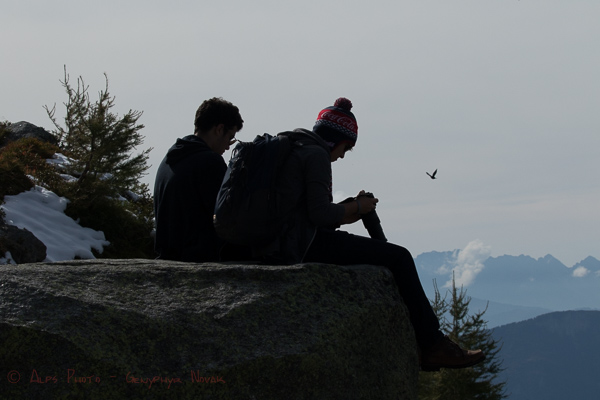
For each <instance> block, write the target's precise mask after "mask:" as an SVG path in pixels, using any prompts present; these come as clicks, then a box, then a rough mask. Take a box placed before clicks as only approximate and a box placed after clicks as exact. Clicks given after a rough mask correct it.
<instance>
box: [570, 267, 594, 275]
mask: <svg viewBox="0 0 600 400" xmlns="http://www.w3.org/2000/svg"><path fill="white" fill-rule="evenodd" d="M589 273H590V270H589V269H587V268H586V267H583V266H581V267H577V268H575V269H574V270H573V276H574V277H575V278H583V277H584V276H586V275H587V274H589Z"/></svg>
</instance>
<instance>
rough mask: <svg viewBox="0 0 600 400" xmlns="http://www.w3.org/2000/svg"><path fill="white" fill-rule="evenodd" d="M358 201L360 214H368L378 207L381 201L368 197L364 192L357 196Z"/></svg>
mask: <svg viewBox="0 0 600 400" xmlns="http://www.w3.org/2000/svg"><path fill="white" fill-rule="evenodd" d="M356 201H357V202H358V204H359V207H358V214H360V215H363V214H368V213H370V212H371V211H373V210H374V209H375V208H376V207H377V203H378V202H379V199H378V198H376V197H371V196H367V194H366V192H365V191H364V190H361V191H360V192H359V193H358V195H357V196H356Z"/></svg>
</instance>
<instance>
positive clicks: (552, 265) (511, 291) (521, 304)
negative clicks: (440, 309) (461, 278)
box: [415, 250, 600, 328]
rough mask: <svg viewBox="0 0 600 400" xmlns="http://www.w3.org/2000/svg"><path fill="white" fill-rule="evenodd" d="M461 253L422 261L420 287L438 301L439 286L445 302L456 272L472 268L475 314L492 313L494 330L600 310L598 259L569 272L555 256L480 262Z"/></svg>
mask: <svg viewBox="0 0 600 400" xmlns="http://www.w3.org/2000/svg"><path fill="white" fill-rule="evenodd" d="M460 253H461V252H460V251H459V250H454V251H446V252H436V251H433V252H428V253H423V254H420V255H419V256H417V257H416V258H415V263H416V265H417V269H418V271H419V276H420V278H421V282H422V284H423V287H424V289H425V292H426V293H427V295H428V297H429V298H433V295H434V286H433V281H434V280H435V282H436V284H437V286H438V288H439V290H440V292H441V294H442V296H443V295H444V293H445V292H446V290H447V288H445V287H444V285H445V284H446V282H450V281H451V280H452V270H453V269H454V268H457V267H458V269H457V271H459V270H460V269H461V268H463V270H464V268H472V270H473V271H472V275H474V276H475V278H474V280H472V282H471V283H469V284H468V285H467V286H465V287H464V288H465V289H466V292H467V295H468V296H469V297H471V298H472V300H471V310H474V311H477V310H483V309H485V307H486V306H487V307H488V308H487V311H486V313H485V314H484V319H485V320H486V321H488V327H490V328H492V327H495V326H499V325H503V324H508V323H511V322H517V321H522V320H525V319H529V318H533V317H535V316H538V315H541V314H545V313H549V312H551V311H564V310H584V309H590V310H600V261H598V260H597V259H595V258H594V257H587V258H586V259H584V260H582V261H580V262H579V263H577V264H575V265H574V266H572V267H567V266H566V265H564V264H563V263H561V262H560V261H559V260H557V259H556V258H554V257H553V256H551V255H546V256H545V257H541V258H538V259H535V258H532V257H529V256H525V255H520V256H509V255H504V256H500V257H487V258H485V259H481V260H477V259H473V257H464V255H463V256H461V254H460ZM465 260H466V261H465ZM461 263H470V265H467V266H466V267H465V266H462V265H460V264H461Z"/></svg>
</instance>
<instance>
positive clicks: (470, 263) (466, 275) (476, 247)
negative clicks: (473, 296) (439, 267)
mask: <svg viewBox="0 0 600 400" xmlns="http://www.w3.org/2000/svg"><path fill="white" fill-rule="evenodd" d="M491 253H492V249H491V246H486V245H484V244H483V242H482V241H481V240H478V239H477V240H473V241H472V242H469V244H467V246H466V247H465V248H464V249H462V250H461V251H460V252H459V253H458V255H457V256H456V260H455V261H454V267H453V268H452V272H453V273H454V281H455V283H456V286H457V287H460V286H464V287H466V286H469V285H470V284H471V283H473V281H475V277H476V276H477V274H479V273H480V272H481V271H482V270H483V267H484V264H483V263H484V262H485V260H487V259H488V258H489V257H490V254H491ZM451 286H452V279H450V280H449V281H448V282H446V284H445V285H444V287H451Z"/></svg>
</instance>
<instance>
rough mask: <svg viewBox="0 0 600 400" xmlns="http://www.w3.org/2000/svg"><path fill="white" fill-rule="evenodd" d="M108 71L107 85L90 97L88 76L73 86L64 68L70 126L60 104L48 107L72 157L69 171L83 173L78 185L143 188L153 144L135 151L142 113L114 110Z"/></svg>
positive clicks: (112, 189) (116, 189) (140, 137)
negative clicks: (62, 116) (58, 108)
mask: <svg viewBox="0 0 600 400" xmlns="http://www.w3.org/2000/svg"><path fill="white" fill-rule="evenodd" d="M104 77H105V80H106V86H105V89H104V90H102V91H100V93H99V98H98V100H97V101H96V102H91V101H90V96H89V93H88V86H87V85H86V84H85V82H84V81H83V78H82V77H79V78H78V79H77V87H76V88H74V87H73V86H72V85H71V83H70V82H69V75H68V74H67V71H66V68H65V78H64V81H61V84H62V85H63V87H64V88H65V91H66V92H67V96H68V99H67V102H66V103H65V106H66V114H65V127H64V128H63V127H62V126H61V125H60V124H59V123H58V122H57V120H56V118H55V110H56V106H54V107H53V108H52V109H49V108H48V107H45V109H46V111H47V113H48V116H49V117H50V119H51V121H52V123H53V124H54V126H55V127H56V131H55V132H54V133H55V135H56V136H57V138H58V140H59V147H60V148H61V149H62V150H63V151H65V152H66V153H67V154H68V155H69V157H71V159H72V160H73V162H72V164H71V165H70V166H69V173H71V174H72V175H76V176H78V180H77V189H79V190H80V191H81V190H83V189H86V190H87V189H89V187H90V185H96V190H98V189H99V186H102V187H103V189H104V190H106V191H107V192H108V193H107V194H112V195H116V194H118V193H119V192H120V193H123V192H125V191H127V190H132V191H136V190H139V191H143V190H140V189H141V186H142V185H141V184H140V179H141V178H142V176H143V175H144V172H145V171H146V170H147V169H148V168H149V167H148V165H147V161H148V157H149V156H148V154H149V153H150V151H151V150H152V149H151V148H149V149H146V150H144V151H142V152H141V153H139V154H137V155H135V156H132V154H131V152H132V151H133V150H134V149H135V148H136V147H138V146H140V145H141V144H142V143H143V141H144V137H143V135H142V134H141V133H140V132H139V131H140V130H141V129H143V128H144V125H141V124H139V125H138V124H137V121H138V119H139V118H140V117H141V115H142V113H141V112H140V111H132V110H129V112H128V113H127V114H125V115H124V116H122V117H119V116H118V115H117V114H114V113H113V112H111V109H112V108H113V107H114V102H115V98H114V97H112V96H111V95H110V94H109V92H108V77H107V75H106V74H104ZM100 183H102V185H99V184H100ZM111 192H112V193H111Z"/></svg>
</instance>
